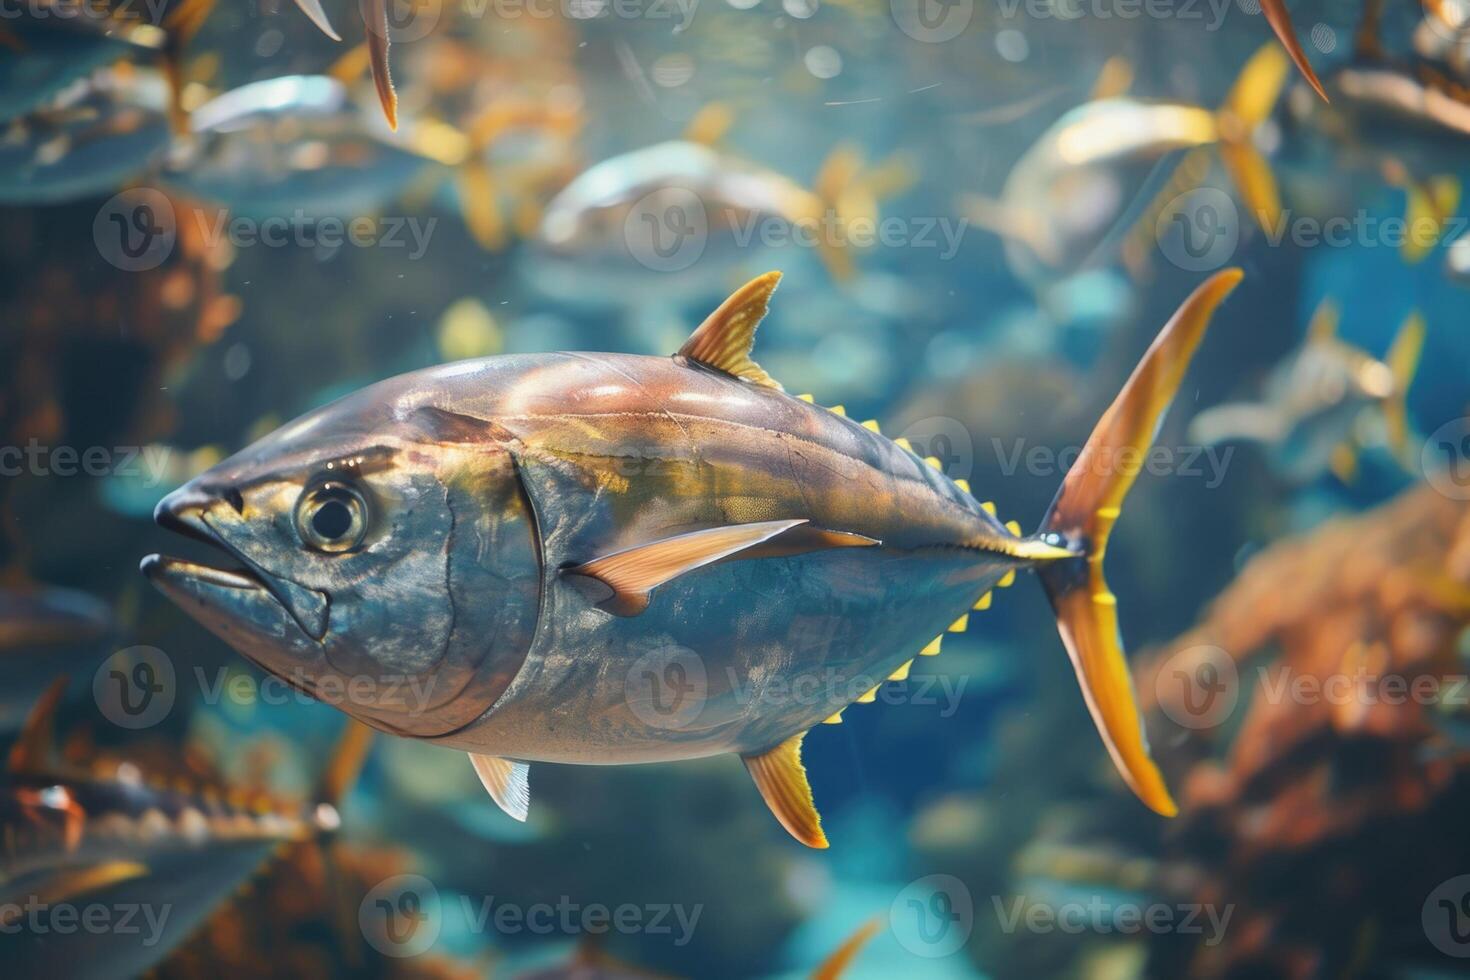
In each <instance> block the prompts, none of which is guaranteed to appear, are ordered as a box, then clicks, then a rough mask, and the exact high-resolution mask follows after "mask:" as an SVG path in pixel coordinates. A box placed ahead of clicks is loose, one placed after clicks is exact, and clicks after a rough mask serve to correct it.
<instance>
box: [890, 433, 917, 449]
mask: <svg viewBox="0 0 1470 980" xmlns="http://www.w3.org/2000/svg"><path fill="white" fill-rule="evenodd" d="M893 444H894V445H895V446H897V447H898V448H899V449H906V450H908V451H909V452H913V451H914V444H913V443H911V442H909V441H908V440H907V439H905V438H904V437H903V436H899V437H898V438H897V439H895V440H893Z"/></svg>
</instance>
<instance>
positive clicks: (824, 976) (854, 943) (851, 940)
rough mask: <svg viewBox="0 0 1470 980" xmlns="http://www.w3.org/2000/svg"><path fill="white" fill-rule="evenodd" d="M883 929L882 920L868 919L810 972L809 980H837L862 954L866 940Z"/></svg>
mask: <svg viewBox="0 0 1470 980" xmlns="http://www.w3.org/2000/svg"><path fill="white" fill-rule="evenodd" d="M881 928H883V920H882V919H879V918H874V919H869V920H868V921H867V922H865V923H863V924H862V925H861V926H859V927H858V929H857V931H856V932H854V933H853V934H852V935H851V936H848V937H847V938H846V939H845V940H843V942H842V945H841V946H838V947H837V949H835V950H834V951H833V952H832V955H830V956H828V957H827V958H826V959H825V960H823V961H822V962H821V963H819V964H818V965H817V968H816V969H815V970H813V971H812V976H811V980H839V978H840V977H841V976H842V975H843V974H844V973H846V972H847V970H848V967H850V966H852V961H853V960H855V959H857V955H858V953H860V952H862V949H863V947H864V946H866V945H867V944H868V940H870V939H872V938H873V937H874V936H876V935H877V934H878V930H880V929H881Z"/></svg>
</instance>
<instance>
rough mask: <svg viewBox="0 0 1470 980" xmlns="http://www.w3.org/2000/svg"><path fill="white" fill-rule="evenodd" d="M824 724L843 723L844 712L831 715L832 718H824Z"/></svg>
mask: <svg viewBox="0 0 1470 980" xmlns="http://www.w3.org/2000/svg"><path fill="white" fill-rule="evenodd" d="M822 724H824V725H840V724H842V712H841V711H839V712H837V713H836V714H835V715H833V716H831V717H830V718H824V719H823V720H822Z"/></svg>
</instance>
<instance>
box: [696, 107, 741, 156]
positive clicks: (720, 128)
mask: <svg viewBox="0 0 1470 980" xmlns="http://www.w3.org/2000/svg"><path fill="white" fill-rule="evenodd" d="M734 125H735V110H734V109H732V108H730V106H729V105H728V104H727V103H724V102H710V103H708V104H707V105H705V106H703V107H702V108H701V109H700V110H699V111H698V112H696V113H695V114H694V118H693V119H691V120H689V125H687V126H685V127H684V139H686V140H687V141H689V142H690V143H698V144H700V145H701V146H716V145H718V144H719V142H720V141H721V140H723V139H724V138H725V134H726V133H728V132H729V131H730V127H731V126H734Z"/></svg>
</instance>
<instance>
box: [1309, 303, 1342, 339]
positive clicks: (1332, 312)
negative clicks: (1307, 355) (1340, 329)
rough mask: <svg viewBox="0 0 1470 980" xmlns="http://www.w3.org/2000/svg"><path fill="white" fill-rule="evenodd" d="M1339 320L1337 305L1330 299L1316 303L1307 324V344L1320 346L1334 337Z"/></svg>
mask: <svg viewBox="0 0 1470 980" xmlns="http://www.w3.org/2000/svg"><path fill="white" fill-rule="evenodd" d="M1340 318H1341V317H1340V314H1339V313H1338V310H1337V304H1336V303H1335V302H1333V301H1332V299H1331V298H1330V297H1329V298H1326V299H1324V300H1322V302H1320V303H1318V304H1317V308H1316V309H1315V310H1313V311H1312V319H1311V320H1310V321H1309V322H1308V323H1307V343H1309V344H1320V343H1323V342H1325V341H1328V340H1331V339H1332V338H1334V337H1336V336H1337V324H1338V321H1339V319H1340Z"/></svg>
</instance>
